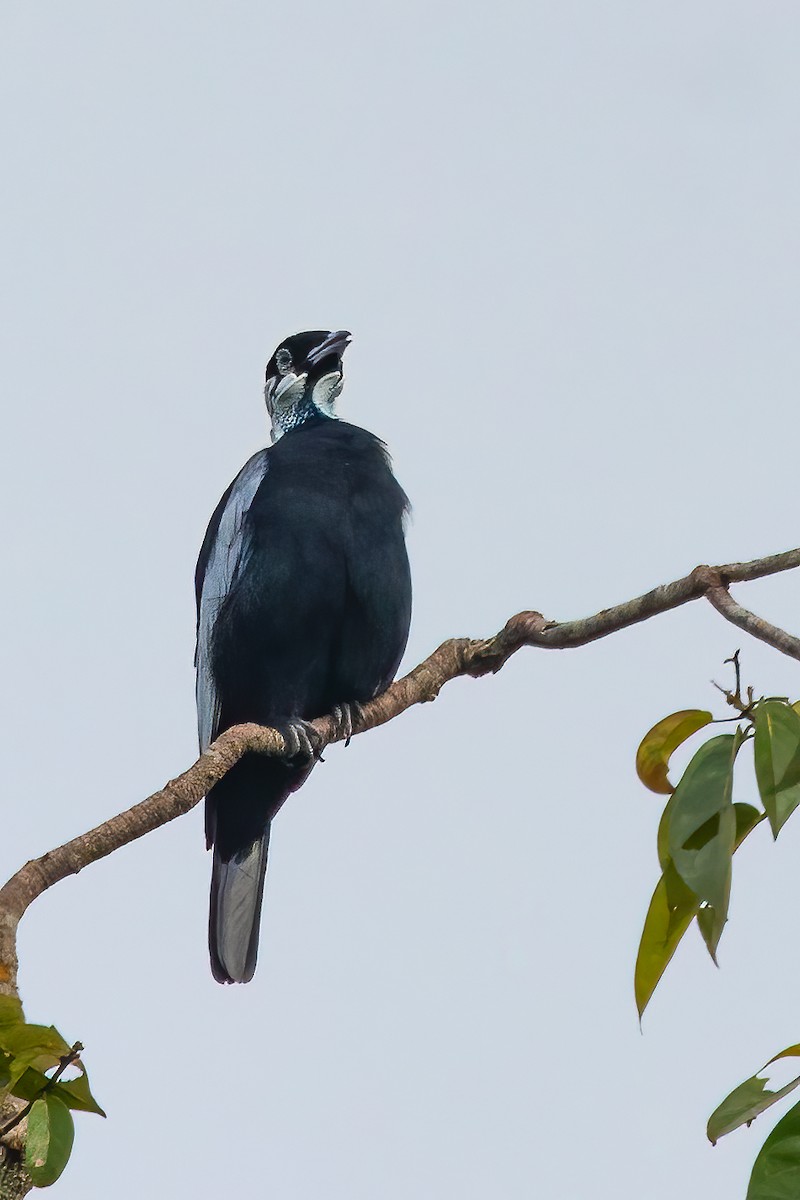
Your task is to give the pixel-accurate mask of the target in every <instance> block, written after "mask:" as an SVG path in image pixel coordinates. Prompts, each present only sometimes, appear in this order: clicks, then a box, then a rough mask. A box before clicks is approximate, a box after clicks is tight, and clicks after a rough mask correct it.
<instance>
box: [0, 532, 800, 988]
mask: <svg viewBox="0 0 800 1200" xmlns="http://www.w3.org/2000/svg"><path fill="white" fill-rule="evenodd" d="M798 566H800V548H797V549H795V550H787V551H785V552H784V553H782V554H773V555H770V556H768V557H767V558H757V559H753V561H752V562H746V563H727V564H726V565H724V566H719V567H708V566H700V567H695V569H694V570H693V571H691V572H690V573H689V574H688V575H685V576H684V577H683V578H682V579H677V580H675V581H674V582H673V583H667V584H662V585H661V586H660V587H657V588H654V589H653V590H652V591H651V592H647V593H645V595H643V596H637V597H635V598H634V599H633V600H628V601H626V602H625V603H624V604H617V605H615V606H614V607H613V608H606V609H603V610H602V611H601V612H599V613H596V614H595V615H594V616H591V617H585V618H583V619H582V620H577V621H565V622H556V621H547V620H545V618H544V617H543V616H542V615H541V613H538V612H520V613H517V614H516V615H515V616H513V617H511V618H510V620H508V621H507V622H506V624H505V626H504V627H503V629H501V630H500V632H499V633H497V634H496V635H495V636H494V637H492V638H489V639H488V640H485V641H474V640H471V639H469V638H452V639H450V640H449V641H447V642H444V643H443V644H442V645H441V646H440V647H439V649H438V650H435V651H434V652H433V654H431V655H430V657H429V658H426V659H425V661H424V662H422V663H420V664H419V666H417V667H415V668H414V669H413V671H411V672H409V674H408V675H406V676H405V677H404V678H403V679H398V680H397V682H396V683H393V684H392V685H391V687H389V688H388V689H387V690H386V691H385V692H384V693H383V694H382V695H380V696H377V697H376V698H375V699H374V700H371V701H369V703H367V704H364V705H360V706H358V707H356V706H353V710H354V713H353V715H354V721H353V725H352V730H350V728H349V723H347V724H348V728H347V729H345V728H344V727H343V722H342V721H341V720H336V719H335V718H334V717H333V716H327V717H320V718H318V719H317V720H315V721H312V722H311V723H310V724H311V727H312V728H313V730H314V731H315V733H316V734H317V737H318V739H319V745H318V749H319V750H322V749H324V747H325V746H326V745H328V744H329V743H330V742H336V741H343V740H345V738H346V737H347V735H348V733H350V732H352V734H353V735H355V734H359V733H365V732H366V731H367V730H368V729H374V728H376V726H378V725H384V724H385V723H386V722H387V721H391V720H393V719H394V718H395V717H397V716H399V715H400V713H402V712H405V710H406V709H407V708H410V707H411V706H412V705H414V704H424V703H427V702H429V701H431V700H435V699H436V697H437V696H438V694H439V692H440V690H441V688H442V687H443V686H444V684H445V683H447V682H448V681H449V680H451V679H457V678H458V677H459V676H462V675H470V676H472V677H473V678H479V677H480V676H482V675H488V674H493V673H495V672H497V671H499V670H500V669H501V668H502V667H503V666H504V665H505V664H506V663H507V662H508V660H509V658H511V656H512V655H513V654H516V652H517V651H518V650H520V649H521V648H522V647H523V646H538V647H540V648H541V649H546V650H565V649H571V648H574V647H577V646H585V645H587V644H588V643H589V642H593V641H597V640H598V639H599V638H603V637H608V636H609V634H612V633H617V632H618V631H619V630H621V629H626V628H627V627H628V626H630V625H635V624H637V623H639V622H640V621H647V620H649V618H650V617H654V616H657V615H658V614H659V613H664V612H669V611H670V610H671V609H673V608H679V607H680V606H681V605H683V604H687V603H689V601H691V600H698V599H700V598H702V597H705V598H706V599H707V600H708V601H709V602H710V603H711V604H712V605H713V606H714V608H715V609H716V610H717V611H718V612H719V613H720V614H721V615H722V616H723V617H725V618H726V620H728V621H731V622H733V624H734V625H737V626H738V627H739V628H740V629H744V630H746V632H747V633H749V634H751V635H752V636H753V637H756V638H759V639H760V640H761V641H763V642H767V643H768V644H769V645H770V646H773V647H774V648H775V649H776V650H779V651H781V653H783V654H788V655H790V656H791V657H792V658H794V659H797V660H798V661H800V639H798V638H796V637H794V636H793V635H792V634H789V633H786V632H785V630H783V629H778V628H777V627H776V626H775V625H770V624H769V623H768V622H767V621H764V620H763V619H762V618H761V617H757V616H756V615H755V614H754V613H751V612H749V611H748V610H747V609H745V608H742V607H741V605H739V604H738V603H737V602H736V601H735V600H733V598H732V597H731V595H730V593H729V591H728V587H729V585H730V584H732V583H745V582H748V581H749V580H753V579H761V578H763V577H765V576H767V575H775V574H777V573H778V572H780V571H789V570H792V569H793V568H795V567H798ZM286 750H287V747H286V743H285V742H284V739H283V736H282V735H281V734H280V733H279V732H278V730H276V729H269V728H267V727H265V726H261V725H251V724H247V725H236V726H234V727H233V728H232V729H228V730H226V731H225V732H224V733H223V734H221V735H220V736H219V737H218V738H217V740H216V741H215V742H214V743H213V744H212V745H211V746H209V748H208V750H207V751H206V752H205V754H203V755H202V756H201V757H200V758H199V759H198V760H197V762H196V763H195V764H194V765H193V766H191V767H190V768H189V770H188V771H184V773H183V774H182V775H179V776H178V777H177V779H173V780H172V781H171V782H170V783H168V784H167V785H166V786H165V787H163V788H162V789H161V790H160V791H158V792H154V793H153V795H152V796H149V797H148V798H147V799H146V800H142V801H141V803H140V804H137V805H135V806H134V807H133V808H130V809H128V811H127V812H124V813H120V814H119V815H118V816H115V817H112V818H111V819H110V820H108V821H105V822H103V824H102V825H98V826H97V828H95V829H92V830H90V831H89V832H88V833H84V834H81V835H80V836H79V837H76V838H73V839H72V841H70V842H66V843H65V844H64V845H63V846H59V847H58V848H57V849H55V850H51V851H49V852H48V853H47V854H43V855H42V856H41V857H40V858H35V859H32V860H31V861H30V862H28V863H26V864H25V866H24V867H22V868H21V869H20V870H19V871H17V873H16V874H15V875H13V876H12V877H11V879H9V881H8V882H7V883H6V884H5V885H4V886H3V887H2V888H0V994H2V993H4V992H5V993H6V994H16V976H17V956H16V930H17V925H18V924H19V921H20V919H21V917H22V916H23V914H24V913H25V910H26V909H27V908H28V906H29V905H30V904H31V903H32V902H33V901H34V900H35V899H36V897H37V896H40V895H41V894H42V893H43V892H44V891H46V890H47V889H48V888H50V887H52V886H53V884H55V883H58V881H59V880H61V879H65V878H66V877H67V876H68V875H75V874H77V873H78V872H79V871H81V870H82V869H83V868H84V867H86V866H88V865H89V863H93V862H96V861H97V860H98V859H100V858H104V857H105V856H106V855H108V854H112V853H113V852H114V851H115V850H118V849H119V848H120V847H121V846H125V845H127V844H128V842H132V841H135V840H136V838H140V837H143V836H144V835H145V834H146V833H150V832H152V831H153V830H154V829H157V828H158V827H159V826H161V825H165V824H166V823H167V822H168V821H172V820H174V819H175V817H179V816H182V815H183V814H184V813H186V812H188V811H189V810H190V809H191V808H193V807H194V806H195V805H196V804H197V803H198V802H199V801H200V800H201V799H202V798H203V796H205V794H206V792H208V790H209V789H210V788H211V787H212V786H213V785H214V784H215V783H217V782H218V781H219V780H220V779H221V778H222V777H223V775H225V774H226V773H227V772H228V771H229V770H230V769H231V767H232V766H233V765H234V764H235V763H236V762H238V761H239V759H240V758H241V757H242V755H243V754H245V753H247V752H248V751H256V752H258V753H261V754H284V753H285V752H286Z"/></svg>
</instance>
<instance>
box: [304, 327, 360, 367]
mask: <svg viewBox="0 0 800 1200" xmlns="http://www.w3.org/2000/svg"><path fill="white" fill-rule="evenodd" d="M352 336H353V335H352V334H351V333H348V332H347V330H346V329H337V330H336V332H335V333H329V334H328V336H327V337H326V338H325V341H324V342H321V343H320V345H319V346H317V348H316V350H312V351H311V353H310V354H309V355H307V359H308V362H309V363H311V365H312V367H315V366H316V365H317V363H318V362H320V361H321V360H322V359H323V358H327V357H328V355H329V354H335V355H336V356H337V358H341V357H342V355H343V354H344V352H345V350H346V349H347V347H348V346H349V345H350V341H351V339H352Z"/></svg>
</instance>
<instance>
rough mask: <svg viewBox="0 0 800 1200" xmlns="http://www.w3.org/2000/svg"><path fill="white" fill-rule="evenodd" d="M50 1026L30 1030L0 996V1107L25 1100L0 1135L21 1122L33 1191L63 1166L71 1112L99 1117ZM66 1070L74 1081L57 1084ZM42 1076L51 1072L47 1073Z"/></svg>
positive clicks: (73, 1049) (75, 1052)
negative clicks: (12, 1098)
mask: <svg viewBox="0 0 800 1200" xmlns="http://www.w3.org/2000/svg"><path fill="white" fill-rule="evenodd" d="M82 1049H83V1047H82V1046H81V1045H80V1043H79V1042H76V1043H75V1045H74V1046H70V1045H69V1044H68V1043H67V1042H66V1040H65V1039H64V1038H63V1037H62V1036H61V1034H60V1033H59V1032H58V1030H57V1029H55V1028H54V1027H53V1026H52V1025H30V1024H28V1023H27V1022H26V1021H25V1019H24V1017H23V1015H22V1006H21V1004H20V1002H19V1000H17V999H16V998H15V997H13V996H0V1102H2V1101H3V1100H4V1099H6V1098H7V1097H9V1096H16V1097H17V1098H18V1099H19V1100H23V1101H26V1104H25V1105H24V1106H23V1107H22V1108H21V1110H20V1112H19V1113H18V1114H17V1116H16V1117H14V1118H13V1119H12V1120H11V1121H9V1122H8V1123H7V1124H6V1125H4V1126H2V1127H0V1136H3V1135H4V1134H6V1133H8V1132H10V1131H11V1129H13V1128H14V1126H15V1125H17V1124H19V1123H20V1121H22V1119H23V1118H26V1117H27V1121H28V1129H27V1135H26V1140H25V1165H26V1167H27V1170H28V1173H29V1174H30V1177H31V1179H32V1181H33V1183H34V1186H36V1187H49V1185H50V1184H51V1183H55V1181H56V1180H57V1179H58V1178H59V1176H60V1175H61V1172H62V1171H63V1170H64V1167H65V1166H66V1165H67V1162H68V1161H69V1156H70V1154H71V1152H72V1143H73V1140H74V1137H75V1127H74V1123H73V1120H72V1111H79V1112H93V1113H98V1114H99V1116H101V1117H104V1116H105V1115H106V1114H105V1113H104V1112H103V1110H102V1108H101V1107H100V1105H99V1104H98V1103H97V1101H96V1100H95V1098H94V1096H93V1095H92V1093H91V1090H90V1088H89V1077H88V1075H87V1074H86V1068H85V1067H84V1065H83V1063H82V1061H81V1059H80V1057H79V1055H80V1051H81V1050H82ZM68 1067H75V1068H76V1069H77V1071H78V1074H77V1076H76V1077H75V1078H74V1079H67V1080H65V1079H62V1078H61V1076H62V1075H63V1073H64V1071H65V1070H66V1069H67V1068H68ZM48 1072H52V1073H51V1074H48Z"/></svg>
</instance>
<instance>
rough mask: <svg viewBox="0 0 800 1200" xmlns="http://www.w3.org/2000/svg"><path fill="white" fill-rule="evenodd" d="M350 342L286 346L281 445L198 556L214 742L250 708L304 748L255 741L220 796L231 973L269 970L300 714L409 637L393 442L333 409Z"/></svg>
mask: <svg viewBox="0 0 800 1200" xmlns="http://www.w3.org/2000/svg"><path fill="white" fill-rule="evenodd" d="M349 341H350V334H349V333H347V332H345V331H344V330H340V331H338V332H334V333H329V332H326V331H324V330H316V331H313V332H310V333H298V334H294V335H293V336H292V337H288V338H287V339H286V340H285V341H284V342H281V344H280V346H278V348H277V350H276V351H275V353H274V354H273V356H272V358H271V359H270V360H269V362H268V364H267V372H266V386H265V389H264V396H265V399H266V404H267V411H268V413H269V417H270V421H271V425H272V443H273V444H272V445H271V446H270V447H269V448H268V449H265V450H260V451H259V452H258V453H257V454H255V455H253V457H252V458H251V459H250V460H249V462H247V463H245V465H244V466H243V467H242V469H241V471H240V472H239V474H238V475H237V476H236V478H235V479H234V481H233V483H232V484H231V485H230V487H229V488H228V489H227V491H226V492H225V494H224V496H223V497H222V499H221V500H220V502H219V504H218V505H217V508H216V510H215V511H214V514H213V516H212V517H211V521H210V522H209V526H208V530H207V531H206V536H205V538H204V540H203V545H202V548H201V550H200V557H199V559H198V561H197V571H196V575H195V585H196V592H197V654H196V665H197V713H198V727H199V733H200V748H201V750H205V749H206V747H207V746H208V745H209V744H210V743H211V742H212V741H213V740H214V738H215V737H217V736H218V734H220V733H222V732H223V730H225V729H228V728H230V726H232V725H237V724H239V723H240V722H242V721H255V722H258V723H259V724H262V725H271V726H277V727H278V728H281V729H283V730H286V731H287V737H289V740H290V741H291V740H292V739H294V743H295V744H298V742H303V741H304V742H305V746H306V749H305V752H304V753H299V754H296V755H295V756H294V757H291V758H275V757H269V756H266V755H258V754H246V755H245V756H244V758H242V759H241V760H240V761H239V762H238V763H237V764H236V766H235V767H233V769H232V770H231V771H229V772H228V774H227V775H226V776H225V777H224V778H223V779H221V780H220V782H219V783H218V784H216V785H215V786H214V787H213V788H212V789H211V791H210V792H209V794H208V796H207V797H206V837H207V842H208V846H209V848H211V847H213V850H214V864H213V868H212V875H211V908H210V914H209V927H208V940H209V949H210V954H211V969H212V971H213V974H214V978H215V979H217V980H219V982H220V983H246V982H247V981H248V980H250V979H252V977H253V972H254V971H255V967H256V956H257V952H258V933H259V924H260V916H261V900H262V895H263V891H264V876H265V872H266V868H267V849H268V846H269V836H270V826H271V822H272V818H273V817H274V816H275V814H276V813H277V811H278V809H279V808H280V807H281V805H282V804H283V802H284V800H285V799H286V798H287V796H289V795H290V793H291V792H294V791H296V790H297V788H299V787H300V786H301V784H302V783H303V782H304V781H305V780H306V779H307V777H308V775H309V773H310V771H311V770H312V768H313V766H314V761H315V760H314V757H313V754H309V753H308V749H309V747H308V744H307V738H305V739H303V738H298V735H297V729H298V727H299V729H300V732H301V733H302V725H299V726H298V723H301V722H303V721H310V720H313V719H314V718H315V717H319V716H324V715H325V714H327V713H330V712H332V711H333V710H334V709H335V708H336V706H340V707H341V706H345V707H344V711H345V712H347V711H348V709H347V707H346V706H348V705H349V706H352V705H354V704H359V703H364V702H365V701H367V700H370V699H372V697H373V696H376V695H378V694H379V693H380V692H382V691H384V689H385V688H386V687H388V685H389V683H391V681H392V679H393V678H394V675H395V672H396V671H397V667H398V665H399V663H400V659H401V657H402V654H403V651H404V649H405V645H406V640H407V637H408V628H409V622H410V620H411V577H410V573H409V566H408V557H407V555H406V548H405V539H404V520H405V516H406V514H407V512H408V500H407V498H406V495H405V493H404V492H403V490H402V488H401V487H400V485H399V484H398V482H397V480H396V479H395V478H394V476H393V474H392V470H391V466H390V463H389V457H388V454H387V450H386V447H385V446H384V444H383V443H382V442H381V441H379V440H378V438H376V437H375V436H374V435H373V434H371V433H368V432H367V431H366V430H365V429H359V428H358V427H357V426H355V425H348V424H347V423H346V422H344V421H340V420H338V419H337V418H336V416H335V415H334V405H335V403H336V401H337V399H338V397H339V394H340V392H341V390H342V383H343V371H342V356H343V354H344V351H345V349H346V348H347V345H348V343H349ZM289 735H291V737H290V736H289Z"/></svg>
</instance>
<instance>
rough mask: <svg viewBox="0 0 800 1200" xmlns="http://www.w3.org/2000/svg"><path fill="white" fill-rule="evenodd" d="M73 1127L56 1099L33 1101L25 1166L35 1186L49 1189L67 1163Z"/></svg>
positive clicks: (68, 1115)
mask: <svg viewBox="0 0 800 1200" xmlns="http://www.w3.org/2000/svg"><path fill="white" fill-rule="evenodd" d="M74 1139H75V1125H74V1122H73V1120H72V1114H71V1113H70V1111H69V1109H68V1108H67V1107H66V1105H64V1104H63V1103H62V1102H61V1100H59V1098H58V1097H57V1096H54V1095H53V1094H52V1093H49V1092H48V1094H47V1095H46V1096H44V1097H43V1098H42V1099H41V1100H35V1101H34V1103H33V1107H32V1108H31V1111H30V1113H29V1114H28V1135H27V1141H26V1143H25V1166H26V1167H27V1169H28V1174H29V1175H30V1177H31V1179H32V1180H33V1183H34V1186H35V1187H49V1186H50V1184H51V1183H55V1181H56V1180H57V1179H58V1177H59V1176H60V1174H61V1172H62V1171H63V1170H64V1167H65V1166H66V1165H67V1163H68V1162H69V1156H70V1154H71V1153H72V1143H73V1141H74Z"/></svg>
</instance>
